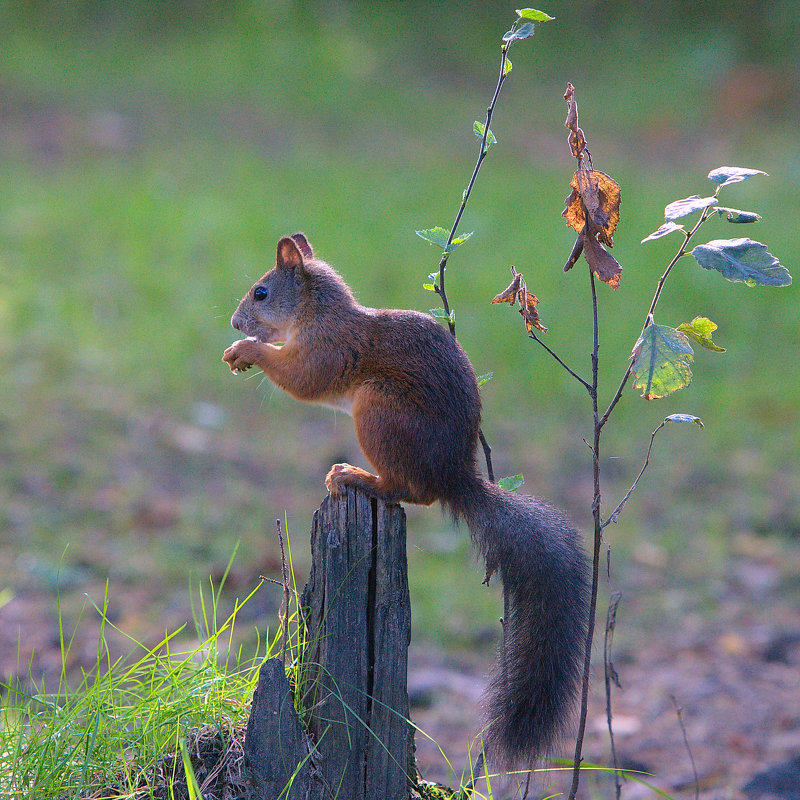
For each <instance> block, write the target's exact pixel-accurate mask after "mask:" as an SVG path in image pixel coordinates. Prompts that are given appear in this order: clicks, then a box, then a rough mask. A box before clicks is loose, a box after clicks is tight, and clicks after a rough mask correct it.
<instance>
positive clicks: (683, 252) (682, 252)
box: [600, 187, 719, 428]
mask: <svg viewBox="0 0 800 800" xmlns="http://www.w3.org/2000/svg"><path fill="white" fill-rule="evenodd" d="M718 192H719V187H717V191H716V192H714V197H716V196H717V193H718ZM713 211H714V209H713V208H706V209H703V213H702V214H700V218H699V219H698V220H697V222H696V223H695V224H694V227H693V228H692V229H691V230H690V231H684V234H683V235H684V239H683V242H681V246H680V247H679V248H678V252H677V253H675V256H674V257H673V259H672V261H670V262H669V264H668V265H667V268H666V269H665V270H664V274H663V275H662V276H661V277H660V278H659V279H658V284H657V285H656V291H655V294H654V295H653V299H652V301H651V302H650V308H649V309H648V310H647V316H646V317H645V320H644V325H642V331H641V333H644V331H645V328H647V326H648V325H649V324H650V322H651V321H652V318H653V315H654V314H655V310H656V306H657V305H658V301H659V300H660V299H661V292H662V291H663V290H664V284H665V283H666V281H667V278H668V277H669V274H670V272H672V268H673V267H674V266H675V265H676V264H677V263H678V261H679V260H680V259H681V258H682V257H683V256H685V255H686V248H687V245H688V244H689V241H690V240H691V238H692V237H693V236H694V235H695V233H697V231H698V230H699V229H700V226H701V225H702V224H703V223H704V222H705V221H706V220H707V219H708V218H709V217H710V216H711V214H712V213H713ZM640 335H641V334H640ZM632 372H633V361H631V362H630V363H629V364H628V368H627V369H626V370H625V374H624V375H623V377H622V380H621V381H620V384H619V388H618V389H617V391H616V392H615V394H614V397H613V398H612V399H611V402H610V403H609V405H608V408H607V409H606V413H605V414H603V416H602V417H600V427H601V428H602V427H603V426H604V425H605V424H606V422H608V418H609V417H610V416H611V412H612V411H613V410H614V407H615V406H616V405H617V403H618V402H619V401H620V398H621V397H622V393H623V391H625V386H626V385H627V383H628V380H629V379H630V377H631V374H632Z"/></svg>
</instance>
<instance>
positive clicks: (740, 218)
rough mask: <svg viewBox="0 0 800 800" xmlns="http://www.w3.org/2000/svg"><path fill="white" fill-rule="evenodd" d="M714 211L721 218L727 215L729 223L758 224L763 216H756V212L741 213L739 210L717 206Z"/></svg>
mask: <svg viewBox="0 0 800 800" xmlns="http://www.w3.org/2000/svg"><path fill="white" fill-rule="evenodd" d="M714 211H716V212H717V214H719V215H720V216H722V215H723V214H725V218H726V219H727V220H728V222H738V223H741V222H758V221H759V220H760V219H761V214H756V213H755V212H754V211H740V210H739V209H738V208H726V207H725V206H717V207H716V208H715V209H714Z"/></svg>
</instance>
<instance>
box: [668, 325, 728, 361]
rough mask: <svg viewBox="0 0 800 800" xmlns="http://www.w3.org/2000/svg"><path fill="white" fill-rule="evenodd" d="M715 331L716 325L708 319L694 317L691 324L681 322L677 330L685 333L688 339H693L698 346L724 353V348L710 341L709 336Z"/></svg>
mask: <svg viewBox="0 0 800 800" xmlns="http://www.w3.org/2000/svg"><path fill="white" fill-rule="evenodd" d="M716 329H717V324H716V323H715V322H712V321H711V320H710V319H708V317H695V318H694V319H693V320H692V321H691V322H682V323H681V324H680V325H678V328H677V330H679V331H681V333H685V334H686V335H687V336H688V337H689V338H690V339H694V340H695V341H696V342H697V343H698V344H699V345H702V346H703V347H705V348H706V349H707V350H713V351H714V352H715V353H724V352H725V348H724V347H720V346H719V345H718V344H717V343H716V342H713V341H712V340H711V336H712V334H713V333H714V331H715V330H716Z"/></svg>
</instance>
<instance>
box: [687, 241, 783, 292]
mask: <svg viewBox="0 0 800 800" xmlns="http://www.w3.org/2000/svg"><path fill="white" fill-rule="evenodd" d="M692 255H693V256H694V257H695V259H696V261H697V263H698V264H699V265H700V266H701V267H703V269H715V270H717V272H720V273H722V276H723V277H724V278H727V279H728V280H729V281H734V282H737V283H746V284H747V285H748V286H789V285H790V284H791V282H792V276H791V275H790V274H789V270H787V269H786V267H784V266H783V265H782V264H781V263H780V262H779V261H778V259H777V258H775V256H773V255H772V253H770V252H768V251H767V246H766V245H765V244H761V242H754V241H753V240H752V239H714V240H713V241H710V242H707V243H706V244H699V245H697V247H695V248H694V250H692Z"/></svg>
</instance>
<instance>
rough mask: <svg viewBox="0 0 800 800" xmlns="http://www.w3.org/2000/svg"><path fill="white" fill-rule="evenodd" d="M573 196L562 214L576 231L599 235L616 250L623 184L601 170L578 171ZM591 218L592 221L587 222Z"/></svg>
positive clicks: (571, 183) (572, 183) (574, 176)
mask: <svg viewBox="0 0 800 800" xmlns="http://www.w3.org/2000/svg"><path fill="white" fill-rule="evenodd" d="M569 185H570V186H571V187H572V192H571V193H570V195H569V197H568V198H567V199H566V201H565V205H566V208H565V209H564V211H563V212H562V213H561V216H562V217H564V218H565V219H566V221H567V225H569V226H570V227H571V228H572V229H573V230H575V231H576V232H577V233H581V231H583V229H584V226H586V225H587V224H588V227H589V232H590V233H593V234H596V235H597V236H598V238H599V239H600V241H601V242H603V244H607V245H608V246H609V247H612V246H613V244H614V231H615V230H616V229H617V223H618V222H619V204H620V199H621V192H620V188H619V184H618V183H617V182H616V181H615V180H614V179H613V178H611V177H609V176H608V175H606V174H605V172H600V170H596V169H593V170H588V169H578V170H576V171H575V174H574V175H573V176H572V180H571V181H570V184H569ZM587 216H588V220H587Z"/></svg>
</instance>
